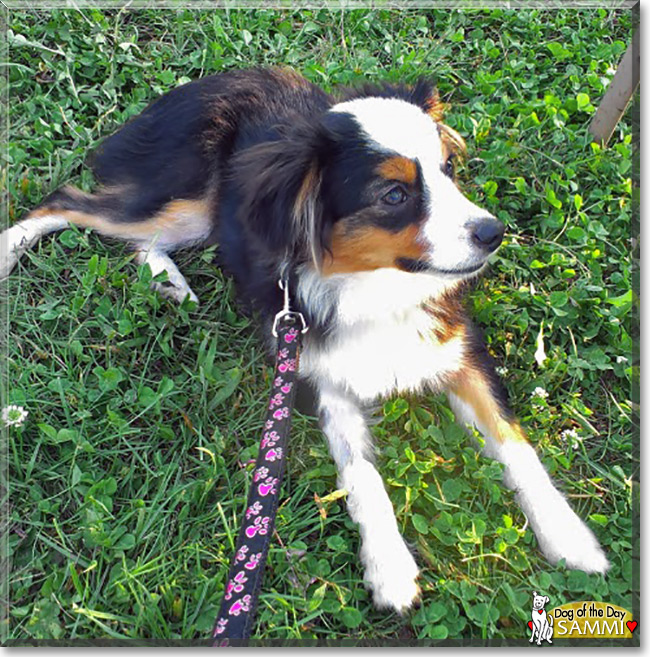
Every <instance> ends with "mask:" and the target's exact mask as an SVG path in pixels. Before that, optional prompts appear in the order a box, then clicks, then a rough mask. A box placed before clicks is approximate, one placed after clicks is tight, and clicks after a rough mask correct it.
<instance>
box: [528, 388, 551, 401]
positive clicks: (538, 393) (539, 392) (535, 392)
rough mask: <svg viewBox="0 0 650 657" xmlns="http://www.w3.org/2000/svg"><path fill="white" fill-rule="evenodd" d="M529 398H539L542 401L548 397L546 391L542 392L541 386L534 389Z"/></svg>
mask: <svg viewBox="0 0 650 657" xmlns="http://www.w3.org/2000/svg"><path fill="white" fill-rule="evenodd" d="M530 396H531V397H541V398H542V399H546V398H547V397H548V392H546V390H544V388H542V387H541V386H537V388H535V390H533V391H532V392H531V393H530Z"/></svg>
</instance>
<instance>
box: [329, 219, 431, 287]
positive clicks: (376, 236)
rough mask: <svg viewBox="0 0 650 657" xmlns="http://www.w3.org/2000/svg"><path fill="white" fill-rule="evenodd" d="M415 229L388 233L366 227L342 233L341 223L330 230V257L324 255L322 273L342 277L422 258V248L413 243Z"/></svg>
mask: <svg viewBox="0 0 650 657" xmlns="http://www.w3.org/2000/svg"><path fill="white" fill-rule="evenodd" d="M418 233H419V228H418V226H416V225H415V224H413V225H411V226H407V227H406V228H405V229H404V230H401V231H399V232H397V233H391V232H389V231H387V230H383V229H381V228H377V227H375V226H369V227H367V228H361V229H358V230H355V231H354V232H352V233H350V234H346V230H345V225H344V222H340V223H339V224H337V225H336V226H335V228H334V231H333V234H332V242H331V247H330V251H331V254H332V255H331V257H328V255H327V254H326V255H325V258H324V262H323V268H322V271H323V274H324V275H325V276H330V275H331V274H344V273H351V272H356V271H370V270H373V269H380V268H381V267H396V264H395V261H396V260H397V258H412V259H414V260H416V259H417V258H420V257H422V256H423V255H424V253H425V249H424V247H423V246H422V245H421V244H420V243H419V242H418V241H417V237H418Z"/></svg>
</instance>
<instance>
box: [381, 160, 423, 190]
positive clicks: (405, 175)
mask: <svg viewBox="0 0 650 657" xmlns="http://www.w3.org/2000/svg"><path fill="white" fill-rule="evenodd" d="M377 173H379V175H380V176H382V177H383V178H386V180H399V181H400V182H403V183H406V184H407V185H412V184H414V183H415V181H416V180H417V177H418V168H417V165H416V164H415V162H414V161H413V160H411V159H409V158H408V157H403V156H401V155H398V156H396V157H389V158H388V159H386V160H384V161H383V162H382V163H381V164H380V165H379V166H378V167H377Z"/></svg>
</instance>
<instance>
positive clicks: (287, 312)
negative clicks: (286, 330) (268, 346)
mask: <svg viewBox="0 0 650 657" xmlns="http://www.w3.org/2000/svg"><path fill="white" fill-rule="evenodd" d="M278 286H279V288H280V289H281V290H282V291H283V292H284V305H283V307H282V310H281V311H280V312H279V313H278V314H277V315H276V316H275V319H274V320H273V328H272V329H271V333H273V337H274V338H277V337H278V324H279V323H280V320H282V319H284V318H285V317H287V316H293V317H295V318H296V319H299V320H300V323H301V324H302V328H301V329H300V332H301V333H302V334H305V333H307V331H309V326H307V322H306V321H305V318H304V316H303V314H302V313H299V312H296V311H295V310H291V308H290V306H289V280H288V279H287V278H281V279H280V280H279V281H278Z"/></svg>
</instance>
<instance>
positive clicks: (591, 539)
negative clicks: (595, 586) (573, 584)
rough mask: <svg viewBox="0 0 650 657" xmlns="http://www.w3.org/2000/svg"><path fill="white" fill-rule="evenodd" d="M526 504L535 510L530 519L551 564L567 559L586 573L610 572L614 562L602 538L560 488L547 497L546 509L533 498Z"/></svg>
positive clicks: (572, 565) (571, 564)
mask: <svg viewBox="0 0 650 657" xmlns="http://www.w3.org/2000/svg"><path fill="white" fill-rule="evenodd" d="M522 506H528V509H529V511H531V512H532V513H531V515H530V516H529V519H530V521H531V524H532V525H533V529H534V530H535V535H536V536H537V540H538V542H539V545H540V548H541V550H542V552H543V553H544V555H545V556H546V558H547V559H548V560H549V561H550V562H551V563H553V564H555V563H557V562H558V561H559V560H560V559H564V561H565V563H566V566H567V568H572V569H574V570H583V571H584V572H586V573H603V574H604V573H606V572H607V570H608V569H609V566H610V564H609V561H607V557H606V556H605V553H604V552H603V549H602V548H601V547H600V544H599V543H598V539H597V538H596V537H595V536H594V534H593V532H592V531H591V530H590V529H589V527H587V525H585V524H584V522H582V520H580V518H578V516H577V515H576V514H575V513H574V512H573V510H572V509H571V507H570V506H569V505H568V504H567V502H566V500H565V499H564V498H563V497H562V496H561V495H560V494H559V493H558V492H557V491H555V490H554V491H553V494H552V495H549V496H548V497H547V500H546V503H545V504H544V506H543V508H542V507H541V506H540V504H539V502H534V503H531V502H530V500H529V501H528V504H526V505H522Z"/></svg>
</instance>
